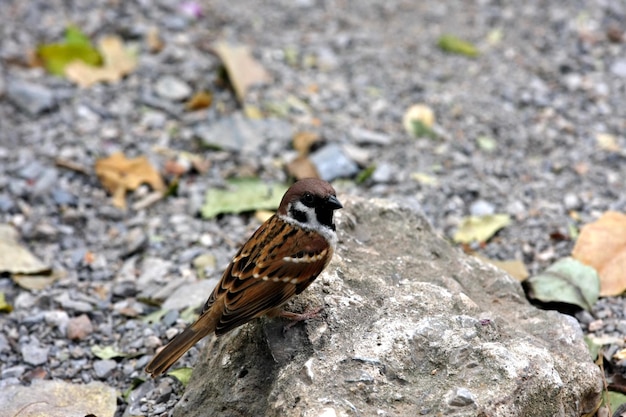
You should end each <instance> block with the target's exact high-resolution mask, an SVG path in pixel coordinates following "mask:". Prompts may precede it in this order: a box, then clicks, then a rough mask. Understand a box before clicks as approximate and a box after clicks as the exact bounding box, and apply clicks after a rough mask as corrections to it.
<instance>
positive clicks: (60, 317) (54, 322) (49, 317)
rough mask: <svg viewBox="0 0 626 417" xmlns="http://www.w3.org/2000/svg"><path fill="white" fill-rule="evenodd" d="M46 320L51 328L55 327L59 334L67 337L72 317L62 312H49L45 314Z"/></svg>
mask: <svg viewBox="0 0 626 417" xmlns="http://www.w3.org/2000/svg"><path fill="white" fill-rule="evenodd" d="M44 320H45V321H46V323H47V324H48V325H50V326H54V327H56V328H57V329H59V332H60V333H61V334H62V335H63V336H65V332H66V330H67V325H68V323H69V321H70V316H69V315H68V314H67V313H66V312H65V311H61V310H55V311H47V312H46V313H45V314H44Z"/></svg>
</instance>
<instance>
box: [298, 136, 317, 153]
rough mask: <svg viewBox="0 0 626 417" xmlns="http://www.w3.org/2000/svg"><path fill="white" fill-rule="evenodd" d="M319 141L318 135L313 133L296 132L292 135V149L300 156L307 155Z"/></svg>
mask: <svg viewBox="0 0 626 417" xmlns="http://www.w3.org/2000/svg"><path fill="white" fill-rule="evenodd" d="M319 140H320V135H318V134H317V133H313V132H298V133H296V134H295V135H293V148H294V149H295V150H296V151H298V153H299V154H300V155H308V154H309V152H310V151H311V148H312V147H313V145H314V144H315V143H317V142H319Z"/></svg>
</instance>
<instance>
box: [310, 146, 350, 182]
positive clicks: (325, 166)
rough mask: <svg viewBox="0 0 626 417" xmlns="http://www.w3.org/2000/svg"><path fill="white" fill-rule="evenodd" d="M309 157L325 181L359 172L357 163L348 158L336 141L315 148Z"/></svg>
mask: <svg viewBox="0 0 626 417" xmlns="http://www.w3.org/2000/svg"><path fill="white" fill-rule="evenodd" d="M309 159H310V160H311V162H313V165H315V168H316V169H317V172H318V173H319V174H320V177H322V179H324V180H326V181H332V180H334V179H335V178H346V177H351V176H353V175H355V174H356V173H357V172H359V167H358V165H357V164H356V163H355V162H354V161H353V160H351V159H350V158H348V157H347V156H346V154H345V153H344V151H343V149H342V148H341V146H339V145H338V144H336V143H331V144H329V145H326V146H324V147H322V148H320V149H318V150H316V151H315V152H313V153H312V154H311V155H310V156H309Z"/></svg>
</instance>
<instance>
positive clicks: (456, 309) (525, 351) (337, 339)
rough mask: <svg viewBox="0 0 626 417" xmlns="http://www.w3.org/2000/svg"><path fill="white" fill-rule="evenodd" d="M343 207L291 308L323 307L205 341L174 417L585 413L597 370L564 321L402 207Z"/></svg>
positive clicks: (377, 203)
mask: <svg viewBox="0 0 626 417" xmlns="http://www.w3.org/2000/svg"><path fill="white" fill-rule="evenodd" d="M342 202H343V203H344V205H345V209H344V210H341V211H340V212H339V213H338V215H337V230H338V232H339V241H340V242H341V244H340V245H339V247H338V251H337V254H336V255H335V257H334V259H333V261H332V262H331V265H330V266H329V268H328V270H327V271H326V272H325V273H323V274H322V275H321V276H320V277H319V278H318V279H317V281H316V282H315V283H314V284H313V285H312V286H311V288H310V289H308V290H307V291H305V292H304V293H303V294H302V295H301V296H300V297H299V298H298V299H296V300H294V302H293V303H292V306H291V307H290V308H292V309H295V310H298V311H301V309H303V308H304V306H305V305H309V306H310V305H313V306H315V305H323V306H324V312H323V315H322V317H321V318H317V319H312V320H309V321H308V322H306V323H304V324H299V325H296V326H294V327H292V328H290V329H288V330H287V331H284V330H283V326H284V324H283V323H282V322H280V321H279V320H270V319H264V320H258V321H256V322H253V323H251V324H249V325H247V326H244V327H241V328H239V329H237V330H235V331H233V332H231V333H228V334H226V335H224V336H222V337H220V338H216V339H213V341H212V342H211V343H207V344H206V346H207V348H206V351H205V354H204V355H203V357H202V359H201V361H200V363H198V364H197V365H196V366H195V368H194V373H193V376H192V378H191V381H190V383H189V385H188V387H187V391H186V393H185V394H184V396H183V398H182V400H181V401H180V402H179V403H178V405H177V407H176V408H175V410H174V416H175V417H176V416H178V417H180V416H189V417H194V416H204V415H211V416H232V415H264V416H285V417H290V416H302V415H311V416H320V415H329V416H330V415H341V414H342V413H344V410H346V408H347V407H348V410H350V411H349V413H352V414H355V415H362V416H374V415H380V412H383V413H388V414H389V415H394V416H415V415H420V413H422V414H423V413H427V414H432V415H435V414H437V415H454V416H476V415H489V416H493V417H504V416H526V415H536V416H542V417H543V416H546V417H547V416H578V415H582V414H585V413H589V412H592V410H594V407H595V405H596V403H597V401H598V399H599V397H600V394H601V391H602V382H601V376H600V372H599V369H598V367H597V366H595V365H594V364H593V363H592V362H591V360H590V357H589V354H588V351H587V348H586V346H585V343H584V342H583V338H582V333H581V331H580V328H579V326H578V324H577V323H576V321H575V320H574V319H573V318H570V317H567V316H564V315H561V314H559V313H557V312H554V311H543V310H539V309H537V308H535V307H533V306H531V305H530V304H529V303H528V302H527V300H526V298H525V297H524V293H523V291H522V290H521V287H520V284H519V283H518V282H516V281H515V280H513V279H512V278H510V277H508V276H507V275H506V274H505V273H503V272H501V271H499V270H497V269H496V268H494V267H492V266H490V265H487V264H484V263H482V262H481V261H479V260H477V259H474V258H471V257H467V256H465V255H464V254H463V253H461V252H460V251H458V250H456V249H453V248H451V247H450V246H449V245H448V243H446V242H445V241H444V240H443V239H441V238H439V237H437V235H436V234H435V233H434V232H432V231H431V229H430V227H429V226H428V223H427V221H426V220H425V219H423V218H422V217H420V216H419V215H417V214H415V213H414V212H412V211H411V210H409V209H403V208H400V207H398V206H397V205H396V204H392V203H389V202H386V201H383V200H367V201H365V200H358V199H345V198H342ZM357 230H358V231H359V234H366V235H367V236H369V239H368V241H367V244H363V242H362V241H361V240H358V239H357V237H355V235H356V231H357ZM390 241H393V244H389V242H390ZM494 300H497V302H494ZM494 399H498V400H497V401H494Z"/></svg>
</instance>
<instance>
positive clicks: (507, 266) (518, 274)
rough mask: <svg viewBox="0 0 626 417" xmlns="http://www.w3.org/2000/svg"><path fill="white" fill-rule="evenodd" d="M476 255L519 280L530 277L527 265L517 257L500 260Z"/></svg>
mask: <svg viewBox="0 0 626 417" xmlns="http://www.w3.org/2000/svg"><path fill="white" fill-rule="evenodd" d="M476 257H477V258H479V259H481V260H483V261H485V262H487V263H490V264H492V265H493V266H496V267H498V268H500V269H502V270H503V271H505V272H507V273H508V274H509V275H511V276H512V277H513V278H515V279H516V280H518V281H523V280H525V279H526V278H528V275H529V274H528V269H526V265H524V262H522V261H518V260H517V259H513V260H509V261H498V260H496V259H489V258H485V257H484V256H480V255H476Z"/></svg>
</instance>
